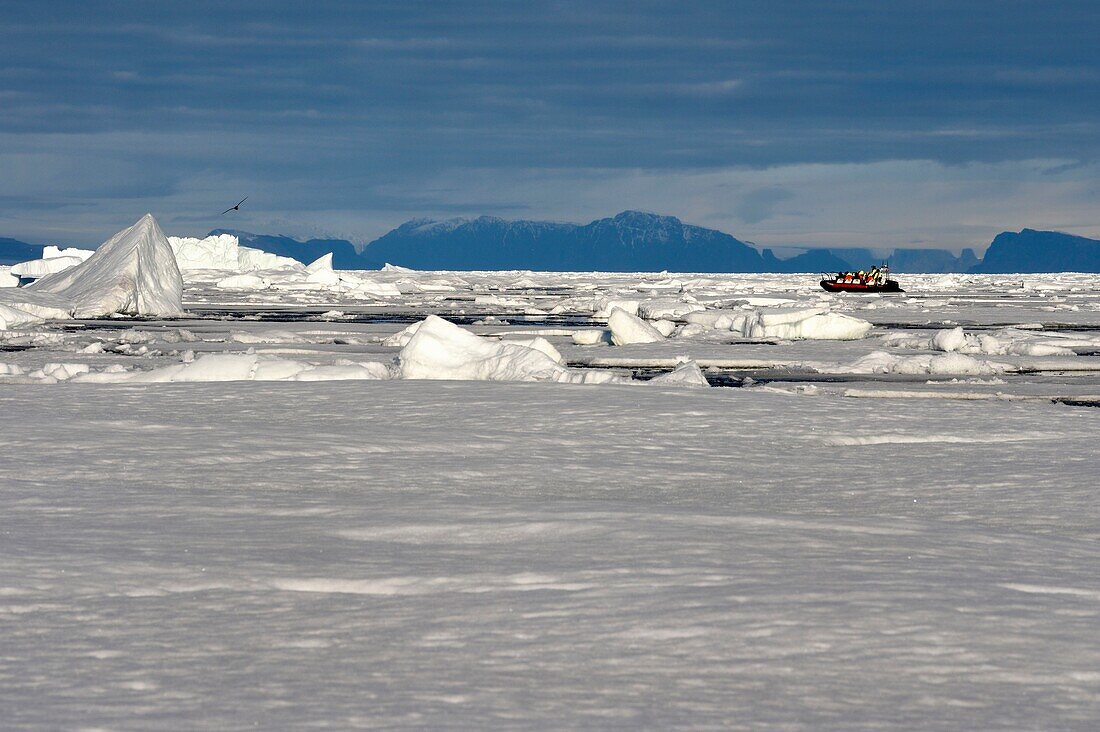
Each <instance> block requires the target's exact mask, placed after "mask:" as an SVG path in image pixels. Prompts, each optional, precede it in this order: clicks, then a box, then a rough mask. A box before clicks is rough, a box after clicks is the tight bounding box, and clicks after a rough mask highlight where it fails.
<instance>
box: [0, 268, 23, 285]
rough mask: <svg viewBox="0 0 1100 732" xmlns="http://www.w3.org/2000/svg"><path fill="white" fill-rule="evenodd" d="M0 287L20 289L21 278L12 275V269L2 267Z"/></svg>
mask: <svg viewBox="0 0 1100 732" xmlns="http://www.w3.org/2000/svg"><path fill="white" fill-rule="evenodd" d="M0 287H19V277H18V276H17V275H13V274H12V273H11V267H8V266H3V267H0Z"/></svg>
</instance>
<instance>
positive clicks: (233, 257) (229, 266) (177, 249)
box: [168, 234, 302, 272]
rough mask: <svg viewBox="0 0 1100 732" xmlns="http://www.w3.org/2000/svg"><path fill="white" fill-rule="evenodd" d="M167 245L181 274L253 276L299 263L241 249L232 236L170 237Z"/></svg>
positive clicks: (237, 240) (251, 249)
mask: <svg viewBox="0 0 1100 732" xmlns="http://www.w3.org/2000/svg"><path fill="white" fill-rule="evenodd" d="M168 242H169V244H171V246H172V251H173V253H174V254H175V256H176V262H177V264H178V265H179V268H180V270H181V271H184V272H187V271H191V270H197V269H226V270H230V271H234V272H254V271H256V270H261V269H280V268H287V267H289V268H294V269H300V268H301V266H302V265H301V263H300V262H298V261H297V260H295V259H291V258H290V257H280V256H278V255H275V254H272V253H271V252H265V251H263V250H262V249H253V248H251V247H242V246H241V245H240V240H239V239H238V238H237V237H235V236H233V235H232V234H215V235H212V236H208V237H205V238H203V239H196V238H194V237H187V236H170V237H168Z"/></svg>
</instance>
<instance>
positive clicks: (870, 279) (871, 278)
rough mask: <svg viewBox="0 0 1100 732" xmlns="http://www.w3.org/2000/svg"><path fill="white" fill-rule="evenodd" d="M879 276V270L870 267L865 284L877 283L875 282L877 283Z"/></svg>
mask: <svg viewBox="0 0 1100 732" xmlns="http://www.w3.org/2000/svg"><path fill="white" fill-rule="evenodd" d="M880 276H881V273H880V272H879V270H878V267H871V271H870V272H868V273H867V284H868V285H877V284H879V277H880Z"/></svg>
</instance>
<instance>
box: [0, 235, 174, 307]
mask: <svg viewBox="0 0 1100 732" xmlns="http://www.w3.org/2000/svg"><path fill="white" fill-rule="evenodd" d="M46 261H49V260H46ZM182 297H183V278H182V277H181V276H180V271H179V267H178V266H177V265H176V257H175V255H174V254H173V253H172V247H171V245H170V244H169V243H168V239H167V237H165V235H164V232H163V231H161V229H160V226H159V225H158V224H157V221H156V219H154V218H153V216H152V214H145V216H143V217H142V218H141V219H140V220H139V221H138V222H137V223H136V224H134V225H133V226H131V227H129V228H128V229H124V230H122V231H120V232H119V233H117V234H115V235H114V236H113V237H111V238H110V239H109V240H107V241H106V242H104V243H103V244H102V245H100V247H99V248H98V249H97V250H96V252H95V254H93V255H91V256H90V257H88V258H87V259H86V260H84V261H83V262H81V263H80V264H78V265H76V266H74V267H70V268H68V269H66V270H65V271H63V272H57V273H54V274H50V275H47V276H45V277H43V278H42V279H40V280H37V281H36V282H33V283H32V284H30V285H27V286H26V287H21V288H8V289H3V290H0V304H4V305H7V306H9V307H12V308H16V309H18V310H22V311H24V312H28V313H31V314H32V315H37V316H38V317H44V318H59V317H74V318H96V317H101V316H104V315H110V314H112V313H126V314H130V315H155V316H176V315H182V314H183V306H182Z"/></svg>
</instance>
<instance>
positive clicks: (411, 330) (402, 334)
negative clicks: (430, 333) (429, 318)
mask: <svg viewBox="0 0 1100 732" xmlns="http://www.w3.org/2000/svg"><path fill="white" fill-rule="evenodd" d="M423 323H424V321H423V320H418V321H416V322H415V323H413V324H411V325H408V326H406V327H405V328H403V329H402V330H399V331H398V332H396V333H394V334H393V335H391V336H390V337H389V338H386V339H385V340H384V341H382V345H383V346H387V347H389V348H404V347H405V346H406V345H408V343H409V341H411V340H412V337H413V336H414V335H416V331H418V330H420V326H421V324H423Z"/></svg>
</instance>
